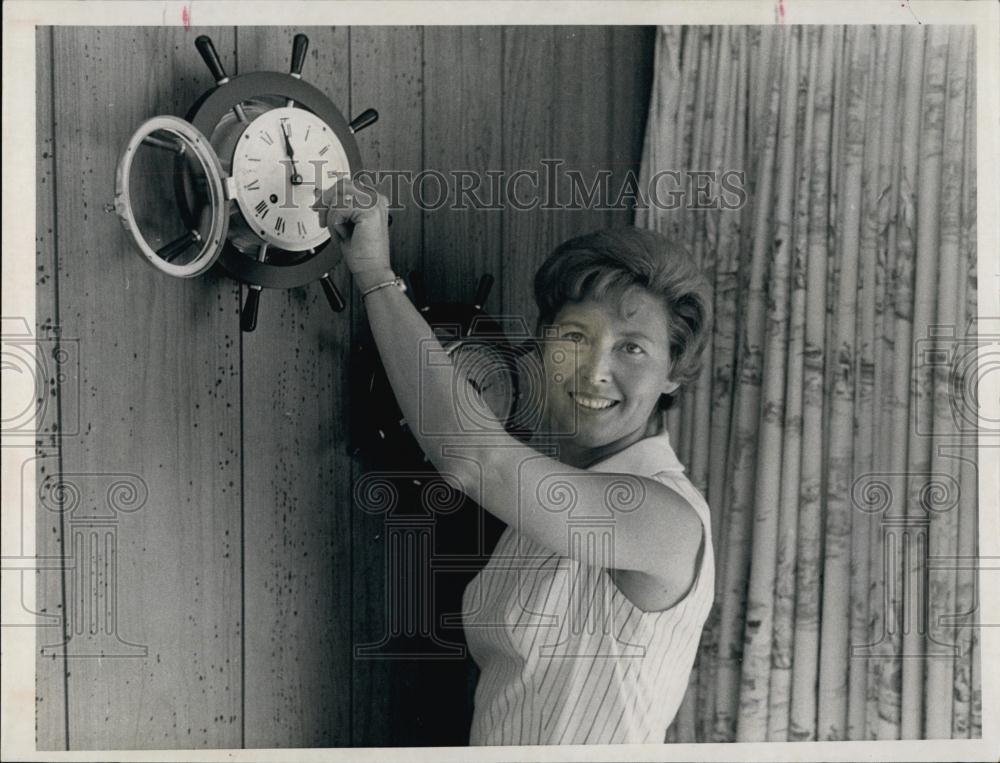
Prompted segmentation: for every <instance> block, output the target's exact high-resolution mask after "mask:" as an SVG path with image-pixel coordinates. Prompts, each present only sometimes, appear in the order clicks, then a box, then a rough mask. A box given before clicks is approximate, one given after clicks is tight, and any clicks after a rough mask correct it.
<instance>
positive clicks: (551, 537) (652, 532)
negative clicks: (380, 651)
mask: <svg viewBox="0 0 1000 763" xmlns="http://www.w3.org/2000/svg"><path fill="white" fill-rule="evenodd" d="M318 208H319V210H320V216H321V220H322V221H323V223H324V224H326V225H328V226H329V227H330V230H331V233H332V234H333V235H336V236H337V237H338V238H339V239H340V241H341V245H342V248H343V252H344V258H345V261H346V263H347V265H348V267H349V269H350V271H351V273H352V274H353V276H354V281H355V283H356V284H357V286H358V288H359V289H360V291H361V294H362V295H363V301H364V304H365V308H366V310H367V313H368V318H369V322H370V324H371V329H372V333H373V334H374V337H375V340H376V343H377V345H378V348H379V353H380V355H381V358H382V361H383V363H384V365H385V369H386V372H387V374H388V377H389V381H390V383H391V384H392V388H393V391H394V393H395V395H396V399H397V401H398V403H399V406H400V408H401V410H402V412H403V415H404V416H405V418H406V419H407V420H408V421H419V422H420V426H418V427H414V428H413V429H414V434H415V435H416V437H417V440H418V442H419V443H420V446H421V447H422V448H423V450H424V452H425V453H426V454H427V456H428V458H429V459H430V460H431V462H432V463H433V464H434V466H435V467H436V468H437V469H438V470H439V471H441V472H442V474H447V475H449V476H450V477H451V478H452V479H454V480H455V481H456V482H457V483H458V484H459V485H460V486H461V487H462V489H463V490H464V492H466V493H467V494H468V495H469V496H470V497H471V498H472V499H473V500H475V501H476V502H477V503H478V504H479V505H481V506H482V507H483V508H485V509H486V510H488V511H489V512H491V513H492V514H494V515H495V516H497V517H499V518H500V519H501V520H503V521H504V522H506V523H507V525H508V527H507V530H506V531H505V532H504V534H503V536H502V537H501V538H500V541H499V542H498V544H497V547H496V548H495V549H494V552H493V555H492V557H491V559H490V561H489V563H488V564H487V565H486V567H485V568H484V569H483V570H482V571H481V572H480V573H479V575H477V576H476V578H474V579H473V580H472V582H471V583H470V584H469V586H468V587H467V588H466V591H465V595H464V600H463V615H464V626H465V629H466V633H467V637H468V641H469V647H470V650H471V652H472V655H473V657H474V658H475V660H476V662H477V664H478V665H479V667H480V670H481V674H480V678H479V683H478V685H477V687H476V695H475V711H474V717H473V723H472V730H471V743H472V744H593V743H620V742H647V743H659V742H662V741H663V739H664V735H665V733H666V730H667V727H668V726H669V725H670V722H671V721H672V719H673V716H674V714H675V713H676V712H677V708H678V706H679V705H680V702H681V699H682V698H683V696H684V692H685V689H686V687H687V680H688V675H689V673H690V670H691V666H692V663H693V661H694V656H695V652H696V650H697V646H698V640H699V637H700V635H701V629H702V626H703V624H704V622H705V618H706V617H707V615H708V611H709V608H710V606H711V603H712V596H713V588H714V570H713V554H712V547H711V531H710V526H709V521H710V520H709V512H708V507H707V505H706V504H705V501H704V499H703V498H702V497H701V495H700V494H699V493H698V492H697V490H695V489H694V488H693V486H692V485H691V483H690V482H689V481H688V480H687V478H686V477H685V476H684V474H683V467H682V466H681V465H680V463H679V462H678V461H677V458H676V456H675V455H674V453H673V450H672V449H671V447H670V444H669V441H668V438H667V435H666V432H665V431H661V427H660V426H659V424H660V420H661V418H662V417H661V415H660V409H661V401H662V400H664V399H669V397H668V396H669V395H671V394H672V393H673V392H675V391H676V390H677V388H678V386H679V385H680V384H681V383H684V382H687V381H690V380H691V379H693V378H695V376H696V375H697V369H698V363H699V356H700V354H701V350H702V348H703V347H704V344H705V332H706V330H707V324H708V314H709V308H708V302H707V299H706V296H705V295H706V294H707V285H706V283H705V282H704V280H703V278H702V277H701V276H700V274H699V273H698V270H697V268H696V267H695V266H694V264H693V263H692V262H691V261H690V260H688V259H687V258H686V257H684V256H683V255H681V254H678V253H675V252H672V251H670V249H669V247H668V246H667V245H666V242H665V240H664V239H662V237H660V236H658V235H657V234H655V233H652V232H649V231H641V230H638V229H635V228H629V229H623V230H621V231H605V232H599V233H596V234H592V235H590V236H585V237H581V238H579V239H574V240H572V241H569V242H566V243H565V244H563V245H562V246H561V247H559V248H558V249H557V250H556V251H555V252H553V254H552V255H550V257H549V258H548V259H547V260H546V261H545V263H544V264H543V265H542V266H541V268H540V269H539V271H538V273H537V275H536V279H535V294H536V299H537V301H538V305H539V310H540V313H541V315H540V319H539V326H538V331H537V332H536V334H537V337H538V348H539V349H538V358H539V361H540V366H539V367H540V368H541V372H542V380H543V386H544V395H543V408H542V414H541V418H540V425H539V426H538V427H537V428H536V431H534V432H533V433H532V434H531V436H530V438H528V439H527V441H526V442H521V441H520V440H518V439H515V438H514V437H512V436H510V435H508V434H507V433H506V432H505V431H504V428H503V426H502V425H500V424H499V423H497V424H496V425H495V426H494V427H492V428H489V427H486V428H484V427H483V426H481V425H480V426H479V431H478V432H477V433H474V434H473V433H469V431H468V430H469V427H468V426H463V422H462V421H461V418H462V415H463V413H462V410H461V406H460V405H458V404H457V401H456V399H455V394H454V390H455V389H457V388H461V387H462V386H464V383H465V382H466V381H468V380H467V379H463V378H462V375H463V374H464V373H465V371H464V369H463V364H457V365H456V364H454V363H453V364H451V365H446V366H445V367H444V371H445V373H444V374H442V373H440V371H441V368H440V366H437V365H436V366H435V373H433V374H429V373H425V374H423V376H421V383H420V384H415V383H414V380H415V379H417V378H418V375H420V374H421V356H422V355H423V356H424V357H426V353H427V350H428V348H431V349H433V350H436V351H437V354H438V356H440V355H441V353H442V351H443V348H441V346H440V344H439V343H438V342H437V340H436V339H435V337H434V333H433V331H432V330H431V328H430V327H429V326H428V325H427V323H426V322H425V321H424V320H423V318H422V317H421V315H420V313H419V312H418V311H417V310H416V309H415V308H414V307H413V305H412V303H411V302H410V300H409V299H408V298H407V297H406V296H405V294H403V291H404V290H405V289H404V287H403V285H402V281H401V280H400V279H398V278H397V276H396V275H395V273H393V271H392V269H391V265H390V260H389V238H388V229H387V213H386V204H385V201H384V199H382V198H381V197H377V196H376V195H374V194H373V192H369V191H367V190H366V189H360V188H358V187H355V186H354V185H353V184H351V182H350V181H349V180H344V181H341V183H339V184H338V185H337V186H336V187H335V188H334V189H330V190H329V191H327V192H326V193H325V194H324V196H323V198H322V199H321V201H320V203H319V205H318ZM456 382H458V385H459V386H456ZM466 423H467V422H466ZM480 423H481V422H480ZM440 433H455V434H440Z"/></svg>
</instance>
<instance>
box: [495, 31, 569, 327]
mask: <svg viewBox="0 0 1000 763" xmlns="http://www.w3.org/2000/svg"><path fill="white" fill-rule="evenodd" d="M554 39H555V32H554V30H553V29H552V28H551V27H504V28H503V108H502V115H503V116H502V120H503V121H502V123H501V124H502V129H503V139H502V141H503V145H502V155H503V168H504V170H505V172H506V173H507V177H508V178H509V177H511V176H512V175H513V174H514V173H516V172H518V171H519V170H526V171H538V172H539V174H541V172H542V170H543V169H544V168H543V166H542V164H541V160H542V159H547V158H550V157H551V156H552V151H553V124H554V118H553V113H552V110H553V105H552V104H553V101H554V87H555V82H554V81H553V79H552V77H551V73H552V72H553V70H554V68H555V65H556V59H555V45H554ZM546 191H547V184H546V183H545V182H544V177H543V178H540V182H539V184H538V195H539V197H540V198H544V197H545V194H546ZM506 204H507V208H506V211H505V213H504V216H503V224H502V225H503V234H502V235H503V242H504V250H503V257H504V269H503V279H502V283H503V312H504V314H506V315H513V316H521V317H523V318H524V320H525V322H526V323H527V326H528V329H529V330H532V329H534V324H535V320H536V319H537V314H538V311H537V309H536V307H535V304H534V297H533V296H532V294H533V292H532V278H533V277H534V274H535V270H537V268H538V266H539V265H540V264H541V263H542V260H544V259H545V256H546V255H547V254H548V253H549V251H550V250H551V249H552V246H553V244H554V243H555V242H554V229H553V225H554V218H553V215H554V214H555V213H554V212H551V211H547V210H543V209H541V208H540V207H539V206H537V205H536V206H535V207H534V208H532V209H527V210H519V209H513V208H511V206H510V200H509V199H507V200H506Z"/></svg>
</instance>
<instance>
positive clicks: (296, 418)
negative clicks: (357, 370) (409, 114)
mask: <svg viewBox="0 0 1000 763" xmlns="http://www.w3.org/2000/svg"><path fill="white" fill-rule="evenodd" d="M297 32H304V33H305V34H306V35H307V36H308V37H309V43H310V44H309V50H308V53H307V57H306V63H305V66H304V68H303V72H302V74H303V78H304V79H305V80H306V81H308V82H310V83H312V84H314V85H316V86H317V87H319V88H320V89H322V90H323V92H325V93H326V95H327V96H328V97H329V98H330V99H331V100H333V102H334V104H336V105H337V107H338V108H340V109H341V110H342V111H345V112H346V111H347V108H348V95H349V89H350V87H349V86H350V83H349V78H348V66H349V60H348V59H349V57H348V47H347V39H348V33H347V29H346V28H331V27H314V28H301V29H300V28H290V27H268V28H261V27H243V28H238V29H237V52H238V58H239V70H240V71H242V72H250V71H258V70H271V71H282V72H286V71H288V67H289V63H290V59H291V51H292V37H293V36H294V35H295V34H296V33H297ZM348 118H349V117H348ZM333 278H334V281H335V282H336V283H337V284H338V286H339V288H340V290H341V292H342V294H344V295H345V297H346V296H347V295H348V294H349V291H348V290H349V289H350V281H349V278H348V273H347V269H346V266H344V265H343V264H341V265H340V266H339V267H338V268H337V269H336V270H335V271H334V273H333ZM245 291H246V290H245V289H244V294H245ZM350 327H351V324H350V315H349V313H347V312H344V313H339V314H337V313H334V312H333V311H332V310H331V309H330V306H329V304H328V303H327V301H326V297H325V296H324V295H323V291H322V289H321V288H320V285H319V283H312V284H309V285H307V286H303V287H299V288H296V289H290V290H287V291H285V290H271V289H265V290H264V293H263V295H262V299H261V307H260V313H259V317H258V323H257V328H256V330H255V331H253V332H252V333H247V334H243V335H242V336H243V339H242V355H243V453H244V457H243V470H244V477H243V516H244V528H245V530H244V556H245V563H244V566H245V574H244V584H245V586H246V591H247V595H246V621H247V622H248V623H250V624H251V626H250V627H249V628H248V629H247V632H246V662H245V677H244V686H245V691H246V711H245V718H246V738H245V743H246V746H247V747H252V748H260V747H289V746H305V747H330V746H336V745H347V744H349V743H350V714H351V706H350V702H351V694H350V691H349V690H348V689H349V687H350V681H351V660H350V649H349V648H348V645H349V643H350V638H351V629H350V612H351V546H350V543H348V542H347V539H348V538H349V537H350V519H351V517H350V500H351V492H350V491H351V479H350V478H351V460H350V457H349V455H348V453H347V448H346V447H345V443H346V442H347V437H348V421H347V415H348V408H347V406H346V404H345V403H346V395H347V371H348V363H349V354H350Z"/></svg>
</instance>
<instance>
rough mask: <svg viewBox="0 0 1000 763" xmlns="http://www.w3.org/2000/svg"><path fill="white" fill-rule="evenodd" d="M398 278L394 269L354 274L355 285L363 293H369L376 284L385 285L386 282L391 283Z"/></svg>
mask: <svg viewBox="0 0 1000 763" xmlns="http://www.w3.org/2000/svg"><path fill="white" fill-rule="evenodd" d="M394 278H396V274H395V273H394V272H393V270H392V268H390V267H388V266H387V267H384V268H375V269H373V270H362V271H361V272H360V273H355V274H354V283H355V285H356V286H357V287H358V289H360V290H361V292H362V293H364V292H366V291H368V290H369V289H370V288H371V287H372V286H375V285H376V284H380V283H385V282H386V281H391V280H393V279H394Z"/></svg>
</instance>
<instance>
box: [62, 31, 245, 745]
mask: <svg viewBox="0 0 1000 763" xmlns="http://www.w3.org/2000/svg"><path fill="white" fill-rule="evenodd" d="M208 31H210V33H211V34H212V35H213V36H214V37H215V40H216V43H217V45H218V46H219V49H220V52H221V53H222V55H223V56H226V57H228V58H230V60H231V56H232V46H233V35H232V31H231V30H208ZM126 52H127V53H128V54H129V56H132V57H134V60H135V62H136V63H135V65H130V66H123V65H122V57H123V55H124V54H125V53H126ZM54 53H55V80H54V82H55V85H54V86H55V92H56V99H55V119H56V130H55V136H56V137H55V143H56V145H55V154H56V156H57V157H58V162H57V165H56V192H57V196H56V201H57V209H58V220H59V240H58V244H57V247H58V248H57V253H58V257H59V273H58V278H59V322H60V324H61V326H62V327H63V340H64V341H65V340H67V339H76V340H79V352H80V369H81V373H80V378H79V380H78V383H79V390H80V431H79V434H78V435H76V436H66V437H64V438H63V468H64V473H63V475H62V478H63V480H64V482H65V483H67V485H68V486H69V488H70V489H73V490H76V491H78V492H79V495H80V503H79V505H78V506H77V508H76V510H74V511H73V512H72V513H71V514H70V515H69V516H68V517H67V519H66V522H67V525H68V527H69V529H68V534H67V539H68V541H70V540H74V539H77V538H78V539H79V540H81V541H82V545H75V544H74V545H70V544H69V543H68V544H67V549H68V550H69V549H72V552H73V565H74V571H75V572H74V573H73V574H75V575H76V576H77V578H79V580H80V582H79V588H78V589H77V592H79V591H81V590H82V592H83V593H84V594H86V597H85V598H83V599H82V604H81V603H80V602H79V600H77V599H76V597H75V596H70V597H69V598H70V600H71V601H73V602H74V603H73V604H72V606H71V607H70V611H69V615H70V622H71V625H73V626H74V629H80V630H82V633H80V634H79V635H78V636H75V637H74V638H73V639H72V640H71V641H70V644H69V647H68V649H69V653H70V655H71V656H70V657H69V658H68V660H69V670H68V676H69V739H68V743H69V747H70V748H71V749H88V748H132V747H135V748H154V747H155V748H189V747H235V746H239V744H240V742H241V738H240V720H241V718H240V715H241V709H240V704H241V689H242V686H241V667H242V666H241V664H240V638H241V632H240V628H241V622H240V620H241V617H240V471H239V447H240V446H239V433H240V405H239V381H240V379H239V372H240V361H239V327H238V324H237V313H236V307H237V291H236V289H235V287H234V286H233V284H232V282H231V281H228V280H220V279H219V278H217V277H214V276H208V277H203V278H198V279H193V280H175V279H171V278H167V277H164V276H163V275H162V274H160V273H158V272H156V271H154V270H153V269H152V268H150V267H149V266H148V265H146V264H144V263H143V262H142V261H141V259H140V258H139V256H137V254H136V253H135V251H134V250H133V248H132V246H131V244H130V243H129V241H127V240H126V236H125V234H124V233H123V231H122V228H121V226H120V225H119V223H118V220H117V219H116V217H115V215H114V214H113V212H112V211H111V207H110V202H111V199H112V194H113V188H114V171H115V166H116V164H117V160H118V155H119V152H120V151H121V149H122V147H123V146H124V144H125V142H126V140H127V139H128V137H129V135H130V134H131V133H132V131H133V130H135V128H136V127H137V126H138V125H139V124H140V123H141V122H143V121H144V120H145V119H147V118H148V117H149V116H151V115H153V114H163V113H173V114H177V113H183V112H184V110H186V108H187V106H188V105H189V104H190V103H191V102H192V101H193V100H194V98H195V97H196V96H197V95H198V94H199V93H200V92H202V91H203V90H205V89H206V88H207V87H208V86H209V85H210V84H211V81H210V79H209V77H208V75H207V72H206V71H205V69H204V66H203V65H202V63H201V61H200V59H198V57H197V55H196V54H195V52H194V50H193V46H192V35H191V34H190V33H187V32H185V31H184V30H183V29H180V28H174V29H165V28H141V29H140V28H114V29H112V28H72V27H57V28H56V29H55V37H54ZM140 63H141V65H140ZM115 483H121V484H123V485H124V486H125V487H124V488H116V487H115ZM130 490H131V491H134V492H133V493H132V494H131V495H130V494H129V492H128V491H130ZM122 491H124V492H122ZM116 506H118V507H120V508H122V509H131V510H132V511H131V512H130V513H129V512H124V511H120V512H119V511H115V508H116ZM109 517H110V519H109V526H108V527H103V528H102V527H101V523H102V521H104V520H105V519H108V518H109ZM77 530H79V531H80V535H79V536H77V535H75V533H76V532H77ZM92 540H99V541H100V542H101V543H102V544H103V543H104V542H105V541H108V542H111V541H112V540H113V541H114V543H115V544H116V545H115V546H114V547H105V546H104V545H101V546H99V547H98V548H96V549H95V548H92V547H91V546H90V545H89V543H90V542H91V541H92ZM92 561H93V562H95V563H96V567H94V568H90V567H89V566H88V565H89V564H90V562H92ZM104 565H106V566H104ZM94 570H97V572H98V577H97V578H96V580H95V579H94V578H93V577H89V576H90V575H91V573H93V572H94ZM105 576H107V577H105ZM71 577H72V574H71ZM115 585H116V586H117V587H115ZM109 591H110V598H108V599H107V600H102V597H103V596H104V595H105V594H106V593H108V592H109ZM115 593H117V596H116V597H115V596H114V594H115ZM102 605H103V606H107V607H108V608H110V609H111V610H112V611H113V612H115V613H116V615H117V622H116V623H114V622H113V623H108V622H106V621H105V622H98V621H97V620H96V619H92V618H96V616H97V610H98V609H99V608H100V607H101V606H102ZM91 628H96V630H97V633H96V635H95V636H94V637H87V636H86V633H87V632H88V631H89V630H90V629H91ZM113 628H116V632H115V633H112V634H111V635H109V632H110V631H111V630H112V629H113ZM125 642H128V643H125ZM102 650H103V652H104V654H105V655H108V656H105V657H103V658H98V657H96V656H90V655H93V654H94V653H95V652H96V653H98V654H99V653H100V652H101V651H102ZM75 655H87V656H75Z"/></svg>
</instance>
